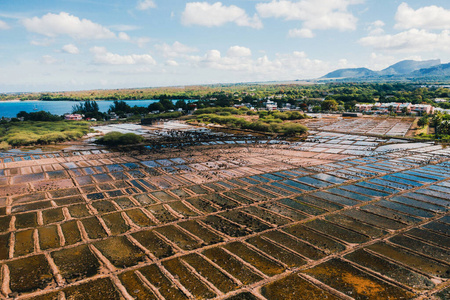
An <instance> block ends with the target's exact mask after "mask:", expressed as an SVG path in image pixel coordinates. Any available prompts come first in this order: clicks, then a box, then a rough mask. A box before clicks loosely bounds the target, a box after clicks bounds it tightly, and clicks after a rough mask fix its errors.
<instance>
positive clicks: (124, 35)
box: [119, 32, 131, 41]
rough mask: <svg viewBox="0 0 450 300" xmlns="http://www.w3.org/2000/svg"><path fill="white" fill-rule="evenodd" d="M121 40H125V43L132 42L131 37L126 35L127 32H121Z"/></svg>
mask: <svg viewBox="0 0 450 300" xmlns="http://www.w3.org/2000/svg"><path fill="white" fill-rule="evenodd" d="M119 39H121V40H124V41H129V40H131V38H130V36H129V35H128V34H126V33H125V32H119Z"/></svg>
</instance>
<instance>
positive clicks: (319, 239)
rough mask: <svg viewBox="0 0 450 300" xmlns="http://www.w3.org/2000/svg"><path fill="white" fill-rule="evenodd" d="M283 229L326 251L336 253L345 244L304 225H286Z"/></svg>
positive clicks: (342, 248)
mask: <svg viewBox="0 0 450 300" xmlns="http://www.w3.org/2000/svg"><path fill="white" fill-rule="evenodd" d="M283 231H285V232H287V233H290V234H292V235H293V236H295V237H297V238H299V239H301V240H304V241H307V242H308V243H310V244H312V245H314V246H316V247H318V248H320V249H323V250H324V251H325V252H327V253H337V252H340V251H343V250H345V246H344V245H343V244H341V243H339V242H337V241H335V240H333V239H331V238H329V237H327V236H326V235H324V234H321V233H318V232H315V231H314V230H311V229H310V228H308V227H305V226H304V225H294V226H290V227H286V228H284V229H283Z"/></svg>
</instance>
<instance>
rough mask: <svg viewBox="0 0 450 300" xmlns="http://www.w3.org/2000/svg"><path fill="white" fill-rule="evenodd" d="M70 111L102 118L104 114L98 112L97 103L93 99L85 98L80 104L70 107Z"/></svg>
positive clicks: (88, 116) (87, 116)
mask: <svg viewBox="0 0 450 300" xmlns="http://www.w3.org/2000/svg"><path fill="white" fill-rule="evenodd" d="M72 113H74V114H83V115H84V116H85V117H86V118H95V119H103V118H104V114H103V113H101V112H100V109H99V108H98V103H97V102H95V101H90V100H86V101H84V102H82V103H80V104H76V105H74V106H73V107H72Z"/></svg>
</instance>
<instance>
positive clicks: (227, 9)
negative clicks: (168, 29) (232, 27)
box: [181, 2, 263, 29]
mask: <svg viewBox="0 0 450 300" xmlns="http://www.w3.org/2000/svg"><path fill="white" fill-rule="evenodd" d="M181 22H182V24H183V25H200V26H207V27H214V26H222V25H224V24H226V23H235V24H236V25H238V26H246V27H252V28H256V29H260V28H262V27H263V25H262V23H261V20H260V19H259V18H258V16H257V15H254V16H253V17H250V16H249V15H247V13H246V12H245V10H243V9H242V8H240V7H237V6H235V5H230V6H226V5H223V4H222V3H221V2H216V3H214V4H209V3H208V2H190V3H187V4H186V8H185V10H184V11H183V14H182V16H181Z"/></svg>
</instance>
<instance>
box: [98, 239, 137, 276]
mask: <svg viewBox="0 0 450 300" xmlns="http://www.w3.org/2000/svg"><path fill="white" fill-rule="evenodd" d="M94 246H95V247H96V248H98V249H99V250H100V252H101V253H102V254H103V255H104V256H105V257H106V258H107V259H108V260H109V261H110V262H111V263H112V264H113V265H114V266H115V267H116V268H127V267H130V266H134V265H136V264H138V263H139V262H141V261H143V260H144V259H145V253H144V252H143V251H142V250H141V249H140V248H138V247H137V246H135V245H134V244H132V243H131V242H130V241H129V240H128V239H127V238H126V237H125V236H118V237H112V238H109V239H106V240H103V241H100V242H96V243H94Z"/></svg>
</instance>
